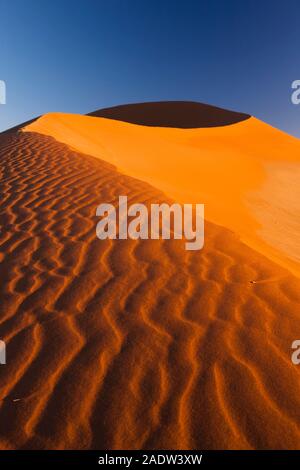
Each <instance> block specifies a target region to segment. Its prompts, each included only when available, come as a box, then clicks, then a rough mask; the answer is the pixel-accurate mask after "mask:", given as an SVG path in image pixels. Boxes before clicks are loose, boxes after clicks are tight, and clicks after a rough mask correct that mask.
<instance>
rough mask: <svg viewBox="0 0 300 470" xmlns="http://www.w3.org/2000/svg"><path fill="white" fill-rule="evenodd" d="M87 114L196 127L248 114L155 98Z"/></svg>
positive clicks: (220, 123)
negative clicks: (145, 101)
mask: <svg viewBox="0 0 300 470" xmlns="http://www.w3.org/2000/svg"><path fill="white" fill-rule="evenodd" d="M88 116H94V117H103V118H107V119H116V120H117V121H125V122H130V123H132V124H140V125H143V126H154V127H156V126H158V127H177V128H183V129H187V128H196V127H217V126H228V125H229V124H234V123H237V122H240V121H244V120H245V119H249V118H250V116H249V115H248V114H244V113H237V112H235V111H228V110H227V109H222V108H218V107H216V106H211V105H208V104H204V103H196V102H193V101H158V102H155V101H154V102H148V103H134V104H124V105H121V106H115V107H113V108H104V109H99V110H98V111H94V112H93V113H89V114H88Z"/></svg>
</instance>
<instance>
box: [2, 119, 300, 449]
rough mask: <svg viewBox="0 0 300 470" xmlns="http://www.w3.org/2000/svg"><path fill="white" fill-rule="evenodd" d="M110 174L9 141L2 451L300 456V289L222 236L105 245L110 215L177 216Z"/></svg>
mask: <svg viewBox="0 0 300 470" xmlns="http://www.w3.org/2000/svg"><path fill="white" fill-rule="evenodd" d="M90 119H93V118H90ZM246 122H247V121H245V123H246ZM112 123H113V121H112ZM242 124H243V123H239V124H238V126H240V125H242ZM104 160H105V159H104ZM104 160H101V159H99V158H97V159H96V158H94V157H92V156H90V155H87V154H83V153H79V152H78V151H75V150H72V149H70V147H68V146H67V145H65V144H63V143H59V142H57V140H55V139H54V138H52V137H50V136H45V135H41V134H38V133H34V132H25V133H22V132H20V133H17V132H14V133H10V134H6V135H2V136H1V137H0V175H1V185H2V198H1V201H0V224H1V232H0V274H1V285H0V299H1V318H0V337H1V339H4V340H5V341H6V342H7V355H8V364H7V365H6V366H1V368H0V374H1V382H0V396H1V402H0V447H1V448H2V449H15V448H18V449H56V448H57V449H74V448H76V449H88V448H94V449H128V448H129V449H139V448H146V449H153V448H155V449H159V448H169V449H172V448H173V449H176V448H177V449H181V448H185V449H187V448H201V449H216V448H224V449H230V448H231V449H232V448H234V449H235V448H236V449H240V448H268V449H271V448H291V449H292V448H300V413H299V412H298V411H297V410H300V406H299V405H300V382H299V378H300V375H299V371H298V369H297V367H295V366H293V365H292V363H291V361H290V345H291V343H292V341H293V340H294V339H295V335H296V336H297V332H299V331H300V318H299V301H300V281H299V279H298V278H297V277H296V276H294V275H292V274H291V273H290V272H289V271H288V270H286V269H284V268H283V267H280V266H279V265H278V264H275V263H273V262H272V261H270V260H269V259H268V258H267V257H265V256H263V255H262V254H260V253H259V252H258V251H255V250H253V249H252V248H250V247H248V246H247V245H245V244H243V243H242V242H241V241H240V240H239V239H238V237H237V236H236V235H235V234H233V233H232V232H231V231H229V230H227V229H226V228H222V227H220V226H218V225H215V224H213V223H209V222H207V224H206V241H205V248H204V249H203V250H202V251H199V252H187V251H186V250H185V248H184V241H182V240H176V241H175V240H169V241H163V240H146V241H133V240H115V241H110V240H107V241H100V240H98V239H96V236H95V226H96V222H97V220H96V217H95V210H96V207H97V206H98V205H99V204H100V203H101V202H108V201H112V202H114V203H117V201H118V196H119V195H120V194H122V195H127V196H128V199H129V201H130V202H144V203H145V204H147V205H150V204H151V203H152V202H162V201H167V202H168V199H167V198H166V197H165V196H164V194H163V193H161V192H160V191H159V190H157V189H155V188H154V187H153V186H150V185H149V184H147V183H146V182H142V181H140V180H138V179H135V178H133V177H130V176H125V175H124V174H121V173H119V172H118V171H117V170H116V168H115V167H114V166H113V165H111V164H110V163H108V162H106V161H104ZM253 280H255V281H257V282H256V283H255V284H253V283H251V281H253Z"/></svg>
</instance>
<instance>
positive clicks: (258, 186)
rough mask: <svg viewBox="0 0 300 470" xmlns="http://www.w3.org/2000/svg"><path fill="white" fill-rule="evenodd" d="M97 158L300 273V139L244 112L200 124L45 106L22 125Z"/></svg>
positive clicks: (27, 129) (294, 271)
mask: <svg viewBox="0 0 300 470" xmlns="http://www.w3.org/2000/svg"><path fill="white" fill-rule="evenodd" d="M24 131H29V132H38V133H40V134H44V135H49V136H52V137H54V138H55V139H56V140H57V141H59V142H63V143H65V144H67V145H69V146H71V147H72V148H74V149H76V150H77V151H79V152H83V153H87V154H90V155H93V156H95V157H98V158H101V159H103V160H105V161H107V162H109V163H112V164H113V165H116V166H117V168H118V169H120V171H122V172H124V173H125V174H128V175H131V176H135V177H137V178H139V179H141V180H143V181H146V182H148V183H150V184H153V185H154V186H155V187H157V188H160V189H161V190H163V191H164V192H165V193H166V194H167V195H168V196H170V197H172V198H173V199H175V200H176V201H178V202H183V203H190V202H194V203H205V204H206V219H207V220H210V221H212V222H215V223H217V224H219V225H222V226H224V227H227V228H229V229H231V230H233V231H234V232H235V233H237V234H238V235H239V236H240V237H241V240H242V241H244V242H245V243H247V244H248V245H249V246H250V247H252V248H254V249H256V250H258V251H259V252H261V253H263V254H264V255H266V256H267V257H269V258H270V259H272V260H274V261H276V262H277V263H279V264H280V265H282V266H284V267H287V268H288V269H290V270H291V271H292V272H293V273H295V274H297V275H299V274H300V268H299V266H300V264H299V260H300V245H299V228H300V227H299V225H300V207H299V204H298V201H299V196H300V194H299V191H300V189H299V188H300V184H299V183H300V141H299V140H298V139H296V138H293V137H290V136H288V135H287V134H284V133H283V132H280V131H278V130H276V129H274V128H272V127H271V126H268V125H267V124H264V123H262V122H261V121H259V120H257V119H255V118H250V119H247V120H243V121H242V122H239V123H237V124H233V125H227V126H223V127H213V128H212V127H210V128H209V127H208V128H199V129H174V128H162V127H148V126H141V125H134V124H129V123H125V122H120V121H115V120H111V119H103V118H95V117H88V116H80V115H71V114H47V115H45V116H42V117H41V118H40V119H38V120H37V121H35V122H33V123H32V124H30V125H29V126H26V127H25V128H24Z"/></svg>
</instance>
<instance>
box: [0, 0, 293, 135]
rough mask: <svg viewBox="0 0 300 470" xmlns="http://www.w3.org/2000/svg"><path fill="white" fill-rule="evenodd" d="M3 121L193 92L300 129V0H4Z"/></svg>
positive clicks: (2, 124) (187, 96)
mask: <svg viewBox="0 0 300 470" xmlns="http://www.w3.org/2000/svg"><path fill="white" fill-rule="evenodd" d="M0 14H1V27H0V80H5V82H6V85H7V104H6V105H0V130H3V129H5V128H8V127H11V126H13V125H16V124H18V123H21V122H24V121H26V120H28V119H30V118H32V117H35V116H37V115H40V114H43V113H46V112H51V111H62V112H72V113H87V112H90V111H93V110H95V109H99V108H101V107H107V106H113V105H117V104H122V103H130V102H140V101H156V100H194V101H200V102H205V103H210V104H215V105H218V106H222V107H225V108H229V109H235V110H237V111H242V112H246V113H250V114H253V115H255V116H256V117H259V118H261V119H263V120H264V121H266V122H269V123H270V124H272V125H274V126H276V127H279V128H281V129H283V130H285V131H287V132H289V133H291V134H294V135H297V136H299V137H300V105H299V106H295V105H293V104H292V103H291V99H290V97H291V92H292V91H291V83H292V81H293V80H296V79H300V27H299V19H300V2H299V1H298V0H297V1H296V0H286V1H284V2H283V1H279V0H273V1H269V0H266V1H264V0H261V1H257V0H252V1H250V0H243V1H242V0H227V1H226V0H223V1H216V0H204V1H201V0H182V1H181V0H178V1H176V0H173V1H171V0H170V1H167V0H159V1H158V0H109V1H108V0H84V1H82V0H80V1H69V0H52V1H45V0H39V1H37V0H27V1H26V2H25V1H23V0H0Z"/></svg>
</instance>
